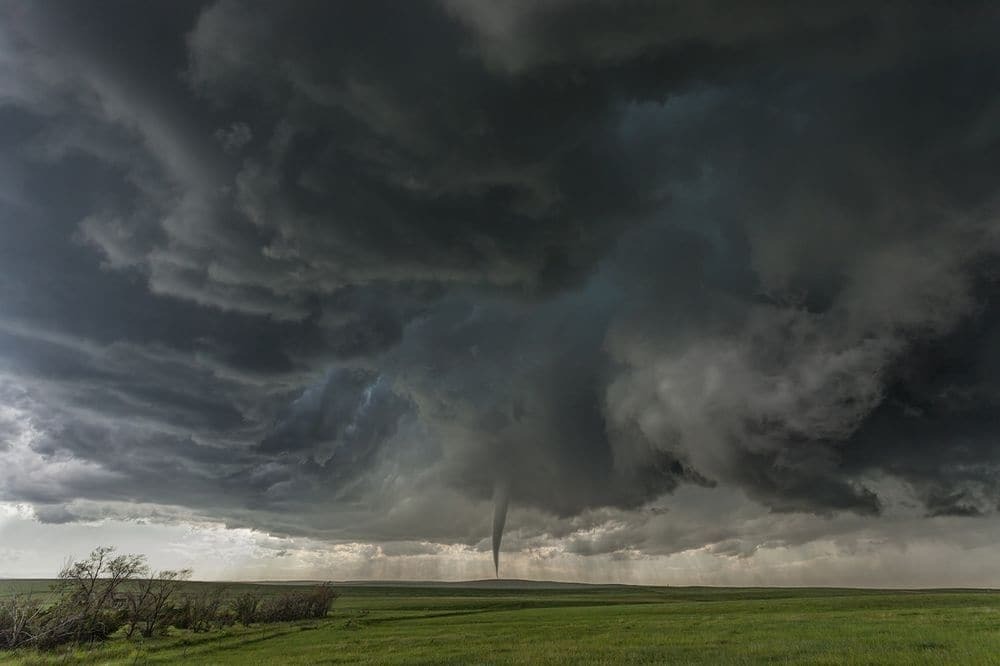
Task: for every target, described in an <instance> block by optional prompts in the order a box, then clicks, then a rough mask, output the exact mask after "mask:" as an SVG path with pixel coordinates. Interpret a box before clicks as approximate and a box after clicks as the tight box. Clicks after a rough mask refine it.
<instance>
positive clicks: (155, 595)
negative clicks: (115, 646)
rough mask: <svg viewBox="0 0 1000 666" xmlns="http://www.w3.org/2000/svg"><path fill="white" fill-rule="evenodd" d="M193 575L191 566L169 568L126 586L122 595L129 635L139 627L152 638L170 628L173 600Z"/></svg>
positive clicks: (127, 635) (127, 633)
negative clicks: (177, 568) (187, 567)
mask: <svg viewBox="0 0 1000 666" xmlns="http://www.w3.org/2000/svg"><path fill="white" fill-rule="evenodd" d="M190 577H191V570H190V569H182V570H180V571H174V570H169V569H167V570H163V571H160V572H158V573H150V575H149V577H148V578H146V579H144V580H140V581H135V582H134V583H133V584H132V585H131V586H129V587H127V588H125V592H124V593H123V595H122V598H123V601H124V603H125V608H126V615H127V623H128V628H127V629H126V631H125V636H126V637H127V638H131V637H132V635H133V634H134V633H135V632H136V630H138V631H139V633H140V634H141V635H142V636H144V637H145V638H149V637H151V636H153V635H154V634H155V633H156V632H159V631H163V630H164V629H166V628H167V626H169V620H170V619H171V611H173V606H172V605H171V601H172V599H173V598H174V597H175V596H176V593H177V591H178V590H179V589H180V587H181V585H183V583H184V581H185V580H187V579H188V578H190Z"/></svg>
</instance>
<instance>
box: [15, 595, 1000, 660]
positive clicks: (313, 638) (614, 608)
mask: <svg viewBox="0 0 1000 666" xmlns="http://www.w3.org/2000/svg"><path fill="white" fill-rule="evenodd" d="M47 585H48V581H0V595H2V594H11V593H13V592H14V591H22V592H23V591H28V590H30V591H34V592H37V593H39V594H45V590H47ZM186 585H187V586H188V587H189V588H197V587H199V586H202V585H208V584H207V583H187V584H186ZM290 587H293V586H291V585H288V584H250V583H233V584H229V585H228V586H227V591H228V593H231V594H234V595H235V594H237V593H239V592H241V591H245V590H247V589H250V588H253V589H257V590H260V591H262V593H263V594H270V593H279V592H281V591H283V590H287V589H289V588H290ZM338 591H339V592H340V594H341V596H340V598H339V599H338V600H337V601H336V603H335V604H334V607H333V610H332V611H331V612H330V614H329V615H328V616H327V617H326V618H324V619H321V620H312V621H299V622H293V623H283V624H268V625H255V626H250V627H246V628H244V627H237V626H234V627H229V628H226V629H222V630H217V631H211V632H205V633H191V632H185V631H179V630H173V629H172V630H170V632H169V633H168V634H167V635H165V636H162V637H157V638H153V639H145V640H131V641H128V640H125V639H124V638H121V637H114V638H112V639H111V640H110V641H108V642H107V643H104V644H99V645H95V646H93V647H79V648H72V649H69V648H67V649H63V650H57V651H55V652H50V653H42V652H35V651H18V652H0V663H11V664H25V665H27V664H57V663H58V664H67V663H71V664H168V663H188V664H192V663H194V664H275V663H282V664H335V663H343V664H355V663H362V664H365V663H367V664H421V663H424V664H432V663H433V664H442V663H444V664H470V663H472V664H527V663H532V664H534V663H548V664H576V663H601V664H609V663H682V664H720V663H728V664H753V663H765V662H766V663H817V664H894V663H905V664H920V663H926V664H940V663H973V664H994V663H995V664H1000V593H998V592H994V591H986V590H914V591H906V590H852V589H832V588H759V589H757V588H697V587H682V588H660V587H629V586H576V585H567V586H559V585H556V586H552V587H548V586H546V585H544V584H537V583H536V584H531V583H527V582H518V581H502V582H501V583H499V584H497V583H493V582H481V583H470V584H467V585H466V586H462V585H446V586H429V585H428V586H420V585H419V584H413V585H338Z"/></svg>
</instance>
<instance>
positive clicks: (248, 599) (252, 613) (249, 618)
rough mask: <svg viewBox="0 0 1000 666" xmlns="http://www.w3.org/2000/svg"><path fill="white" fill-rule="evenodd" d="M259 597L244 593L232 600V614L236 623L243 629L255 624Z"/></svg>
mask: <svg viewBox="0 0 1000 666" xmlns="http://www.w3.org/2000/svg"><path fill="white" fill-rule="evenodd" d="M260 601H261V596H260V594H258V593H256V592H244V593H243V594H241V595H239V596H238V597H236V599H234V600H233V612H234V613H236V621H237V622H239V623H240V624H242V625H243V626H244V627H247V626H250V625H251V624H253V623H254V622H257V621H258V619H257V611H258V610H259V609H260Z"/></svg>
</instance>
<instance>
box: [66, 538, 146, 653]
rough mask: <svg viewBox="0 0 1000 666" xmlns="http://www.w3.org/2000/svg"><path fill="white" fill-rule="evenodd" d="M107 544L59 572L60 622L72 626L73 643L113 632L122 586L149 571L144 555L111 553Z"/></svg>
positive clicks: (117, 623)
mask: <svg viewBox="0 0 1000 666" xmlns="http://www.w3.org/2000/svg"><path fill="white" fill-rule="evenodd" d="M114 551H115V549H114V548H113V547H110V546H102V547H99V548H95V549H94V550H93V551H92V552H91V553H90V555H89V556H88V557H87V558H86V559H84V560H80V561H78V562H72V563H70V564H67V565H66V566H64V567H63V569H62V571H60V572H59V580H60V583H59V585H58V587H57V589H59V590H60V591H61V592H62V593H63V598H62V601H61V602H60V606H61V608H60V609H59V610H60V611H61V613H60V614H58V616H59V617H60V620H61V623H62V625H67V624H69V625H72V626H73V640H74V642H77V643H79V642H81V641H82V640H84V639H89V640H91V641H93V640H94V639H98V638H104V637H106V636H108V635H109V634H111V633H113V632H114V631H115V630H116V629H117V628H118V627H119V626H121V624H122V621H123V613H122V612H121V605H122V604H121V598H120V597H119V596H118V591H119V589H120V588H121V586H122V585H123V584H125V583H127V582H128V581H130V580H132V579H133V578H135V577H136V576H141V575H144V574H145V573H146V572H147V571H149V567H148V566H147V565H146V557H145V556H144V555H132V554H129V555H117V556H116V555H114Z"/></svg>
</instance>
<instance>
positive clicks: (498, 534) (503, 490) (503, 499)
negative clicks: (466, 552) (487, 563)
mask: <svg viewBox="0 0 1000 666" xmlns="http://www.w3.org/2000/svg"><path fill="white" fill-rule="evenodd" d="M507 500H508V494H507V483H506V482H505V481H497V482H496V483H495V484H494V486H493V569H494V571H495V573H496V576H497V578H500V540H501V539H503V526H504V524H505V523H506V522H507Z"/></svg>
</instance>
